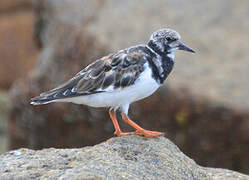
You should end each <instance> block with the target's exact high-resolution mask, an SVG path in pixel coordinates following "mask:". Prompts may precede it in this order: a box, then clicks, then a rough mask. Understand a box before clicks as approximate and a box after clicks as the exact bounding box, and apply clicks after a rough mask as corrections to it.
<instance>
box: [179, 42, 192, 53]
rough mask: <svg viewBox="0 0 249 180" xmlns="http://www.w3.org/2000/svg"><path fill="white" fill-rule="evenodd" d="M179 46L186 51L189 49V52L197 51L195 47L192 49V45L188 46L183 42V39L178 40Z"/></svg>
mask: <svg viewBox="0 0 249 180" xmlns="http://www.w3.org/2000/svg"><path fill="white" fill-rule="evenodd" d="M178 43H179V44H178V48H179V50H184V51H189V52H192V53H195V51H194V50H193V49H191V48H190V47H188V46H187V45H185V44H184V43H183V42H181V41H178Z"/></svg>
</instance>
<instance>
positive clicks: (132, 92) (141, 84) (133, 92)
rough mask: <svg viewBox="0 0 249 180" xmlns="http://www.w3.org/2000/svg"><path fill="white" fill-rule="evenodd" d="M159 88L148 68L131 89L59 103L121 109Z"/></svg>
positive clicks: (126, 88) (111, 91)
mask: <svg viewBox="0 0 249 180" xmlns="http://www.w3.org/2000/svg"><path fill="white" fill-rule="evenodd" d="M159 86H160V85H159V84H158V83H157V82H156V81H155V80H154V79H153V78H152V72H151V69H150V68H148V67H146V68H145V71H144V72H143V73H141V74H140V77H139V78H138V79H137V80H136V81H135V83H134V84H133V85H131V86H129V87H125V88H123V89H120V88H119V89H114V90H110V91H107V92H101V93H97V94H92V95H87V96H79V97H73V98H67V99H63V100H59V101H64V102H65V101H66V102H72V103H76V104H86V105H88V106H93V107H121V106H122V105H124V104H128V105H129V104H131V103H132V102H134V101H137V100H140V99H143V98H145V97H148V96H150V95H151V94H153V93H154V92H155V91H156V90H157V89H158V88H159Z"/></svg>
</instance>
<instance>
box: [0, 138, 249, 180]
mask: <svg viewBox="0 0 249 180" xmlns="http://www.w3.org/2000/svg"><path fill="white" fill-rule="evenodd" d="M0 162H1V163H0V178H1V179H13V178H17V179H19V178H22V179H33V178H35V179H36V178H39V179H40V178H41V179H47V178H49V179H72V180H73V179H115V180H116V179H178V180H179V179H188V180H189V179H200V180H202V179H217V180H218V179H220V180H221V179H222V180H223V179H227V180H232V179H236V180H242V179H243V180H246V179H249V176H246V175H243V174H240V173H237V172H234V171H230V170H225V169H214V168H204V167H201V166H199V165H197V164H196V163H195V162H194V161H193V160H192V159H190V158H188V157H187V156H186V155H184V154H183V153H182V152H181V151H180V150H179V149H178V147H177V146H175V145H174V144H173V143H172V142H170V141H169V140H168V139H166V138H163V137H160V138H157V139H153V138H152V139H147V138H143V137H139V136H129V137H121V138H112V139H110V140H108V141H106V142H104V143H101V144H98V145H95V146H93V147H85V148H81V149H54V148H50V149H43V150H40V151H34V150H29V149H18V150H15V151H10V152H7V153H5V154H3V155H1V156H0Z"/></svg>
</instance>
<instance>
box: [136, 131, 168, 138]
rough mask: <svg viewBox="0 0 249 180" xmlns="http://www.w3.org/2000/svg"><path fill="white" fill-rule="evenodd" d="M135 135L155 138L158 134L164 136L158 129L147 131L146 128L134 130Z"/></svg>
mask: <svg viewBox="0 0 249 180" xmlns="http://www.w3.org/2000/svg"><path fill="white" fill-rule="evenodd" d="M136 134H137V135H142V136H144V137H152V138H157V137H159V136H164V133H162V132H158V131H148V130H144V129H143V130H136Z"/></svg>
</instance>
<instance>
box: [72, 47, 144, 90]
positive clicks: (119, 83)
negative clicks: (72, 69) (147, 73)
mask: <svg viewBox="0 0 249 180" xmlns="http://www.w3.org/2000/svg"><path fill="white" fill-rule="evenodd" d="M146 56H147V54H145V53H144V52H143V51H141V50H139V51H127V50H124V51H120V52H118V53H116V54H111V55H109V56H105V57H103V58H101V59H99V60H97V61H96V62H95V63H94V64H92V65H90V66H89V67H88V68H87V69H86V72H85V75H84V76H83V77H82V78H81V80H80V81H79V82H78V84H77V85H76V91H77V92H78V93H80V94H81V93H90V94H91V93H96V92H99V91H100V92H103V91H112V90H114V89H116V88H124V87H127V86H129V85H132V84H133V83H134V82H135V80H136V79H137V78H138V76H139V74H140V73H141V72H142V71H143V70H144V64H145V62H146Z"/></svg>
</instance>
